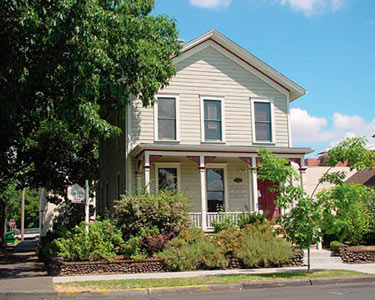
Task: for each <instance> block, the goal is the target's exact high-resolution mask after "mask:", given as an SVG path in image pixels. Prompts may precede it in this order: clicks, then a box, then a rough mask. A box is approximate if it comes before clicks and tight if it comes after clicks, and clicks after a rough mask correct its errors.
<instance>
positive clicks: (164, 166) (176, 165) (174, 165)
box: [154, 162, 181, 194]
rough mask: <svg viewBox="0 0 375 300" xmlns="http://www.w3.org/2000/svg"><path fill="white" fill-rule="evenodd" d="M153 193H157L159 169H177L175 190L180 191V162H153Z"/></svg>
mask: <svg viewBox="0 0 375 300" xmlns="http://www.w3.org/2000/svg"><path fill="white" fill-rule="evenodd" d="M154 165H155V193H156V194H158V193H159V169H167V168H174V169H177V192H180V191H181V163H168V162H165V163H155V164H154Z"/></svg>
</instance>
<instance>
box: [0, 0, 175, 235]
mask: <svg viewBox="0 0 375 300" xmlns="http://www.w3.org/2000/svg"><path fill="white" fill-rule="evenodd" d="M153 7H154V0H129V1H118V0H86V1H80V0H56V1H51V0H28V1H16V0H4V1H1V2H0V27H1V31H0V40H1V41H2V42H1V46H0V125H1V131H0V139H1V143H0V153H1V154H0V195H1V194H3V193H5V191H6V190H7V188H8V186H9V184H10V180H14V179H17V180H18V182H19V183H20V186H19V187H20V188H22V187H24V186H28V187H30V188H38V187H42V186H43V187H46V188H47V189H48V190H52V191H53V192H54V193H60V194H62V193H63V192H64V190H65V187H66V186H67V185H68V184H70V183H72V182H78V183H80V184H81V185H82V184H83V183H84V180H85V179H89V180H90V181H91V180H94V179H95V178H96V173H97V167H98V164H97V158H98V151H97V146H98V141H99V138H110V137H113V136H115V135H118V134H120V133H121V132H120V130H119V128H117V127H116V126H113V125H111V124H110V122H108V119H109V116H110V113H111V112H112V111H115V112H118V113H119V114H120V115H121V116H122V117H123V115H124V114H123V112H124V108H125V107H126V105H127V104H128V103H129V101H130V99H131V97H132V96H133V95H136V96H138V97H139V98H140V99H141V100H142V102H143V104H144V105H150V104H152V103H153V101H154V95H155V93H156V92H157V91H158V90H159V89H161V88H163V87H164V86H166V85H167V84H168V81H169V79H170V78H171V76H173V75H174V74H175V68H174V66H173V63H172V60H171V58H172V57H174V56H176V55H178V54H179V49H180V43H179V42H178V41H177V36H178V33H177V30H176V26H175V21H174V20H172V19H170V18H168V17H167V16H164V15H162V16H151V15H150V13H151V11H152V9H153ZM0 200H1V201H5V197H0ZM0 209H1V210H2V212H1V213H0V215H1V216H2V220H0V224H1V222H2V221H3V218H4V215H5V214H4V209H5V204H4V203H0ZM0 236H2V234H1V233H0Z"/></svg>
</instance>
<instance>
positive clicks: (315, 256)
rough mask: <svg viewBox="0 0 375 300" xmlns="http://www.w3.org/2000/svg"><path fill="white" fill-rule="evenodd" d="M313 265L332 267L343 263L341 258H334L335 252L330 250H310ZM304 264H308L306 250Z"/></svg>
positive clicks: (305, 251)
mask: <svg viewBox="0 0 375 300" xmlns="http://www.w3.org/2000/svg"><path fill="white" fill-rule="evenodd" d="M310 258H311V265H312V266H314V265H332V264H340V263H343V262H342V260H341V257H338V256H334V252H333V251H328V250H317V249H311V250H310ZM303 263H304V264H307V250H304V257H303Z"/></svg>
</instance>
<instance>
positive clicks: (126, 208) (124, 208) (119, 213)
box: [115, 191, 190, 239]
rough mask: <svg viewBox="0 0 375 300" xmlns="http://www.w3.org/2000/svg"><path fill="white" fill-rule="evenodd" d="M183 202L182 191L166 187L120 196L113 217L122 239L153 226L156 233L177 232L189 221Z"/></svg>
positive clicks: (186, 208)
mask: <svg viewBox="0 0 375 300" xmlns="http://www.w3.org/2000/svg"><path fill="white" fill-rule="evenodd" d="M187 203H188V201H187V199H186V198H185V197H184V196H183V195H182V194H179V193H172V192H168V191H160V192H159V193H158V194H157V195H150V194H149V193H143V194H139V195H138V194H135V195H132V196H121V199H120V200H119V201H118V203H117V205H116V208H115V219H116V222H117V226H118V227H119V228H121V231H122V232H123V235H124V238H125V239H128V238H129V237H130V236H136V235H138V233H139V232H140V231H141V230H142V229H145V228H157V229H158V233H159V234H169V233H171V232H174V233H175V234H177V233H179V232H181V231H182V230H184V229H186V228H187V227H189V225H190V217H189V215H188V207H187Z"/></svg>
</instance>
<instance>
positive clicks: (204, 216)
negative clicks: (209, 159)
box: [199, 155, 207, 231]
mask: <svg viewBox="0 0 375 300" xmlns="http://www.w3.org/2000/svg"><path fill="white" fill-rule="evenodd" d="M199 173H200V179H201V211H202V215H201V218H202V219H201V226H202V230H203V231H206V230H207V195H206V164H205V160H204V155H201V156H200V158H199Z"/></svg>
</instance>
